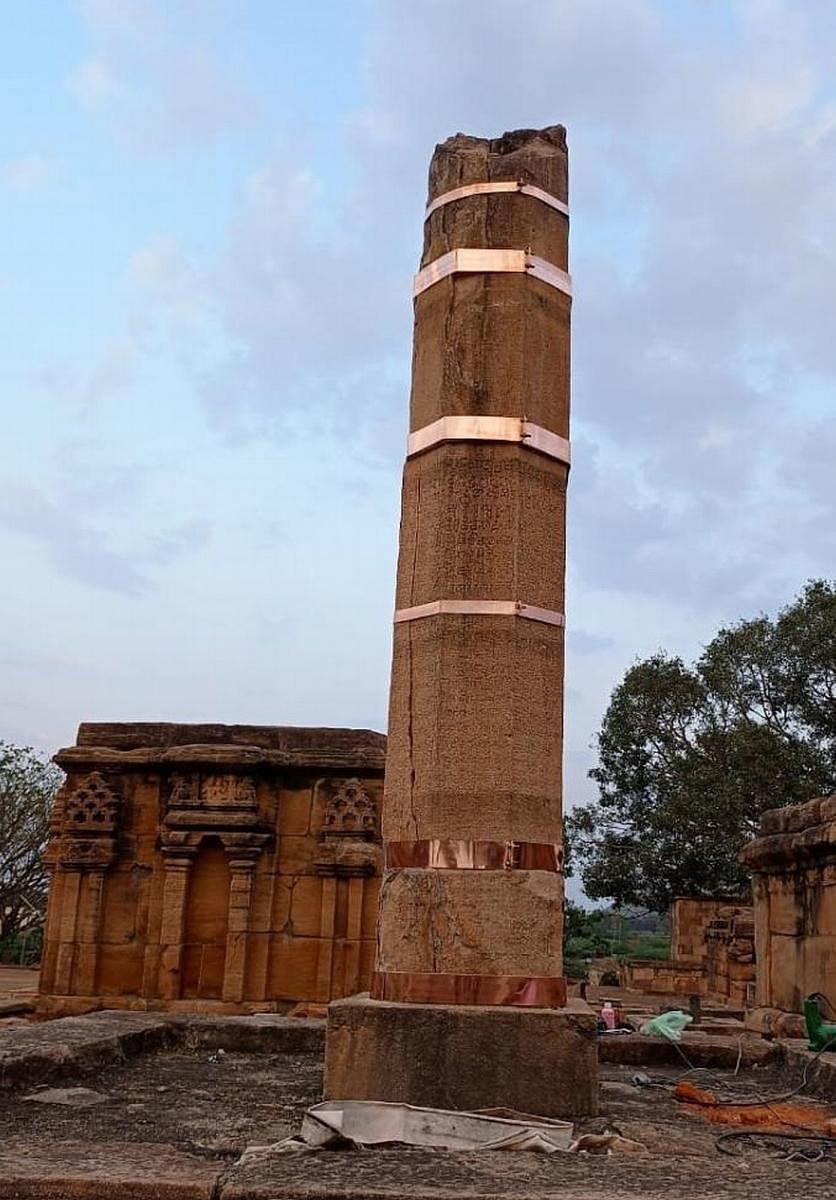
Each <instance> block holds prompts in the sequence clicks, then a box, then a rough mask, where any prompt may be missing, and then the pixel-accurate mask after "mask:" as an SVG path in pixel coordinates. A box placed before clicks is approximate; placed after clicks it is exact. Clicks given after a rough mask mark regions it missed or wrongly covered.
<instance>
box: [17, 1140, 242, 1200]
mask: <svg viewBox="0 0 836 1200" xmlns="http://www.w3.org/2000/svg"><path fill="white" fill-rule="evenodd" d="M223 1169H224V1164H223V1163H221V1162H218V1161H215V1162H212V1161H210V1160H207V1159H205V1158H197V1157H196V1156H195V1155H192V1154H184V1153H182V1152H181V1151H179V1150H175V1149H173V1148H172V1147H170V1146H160V1145H157V1144H153V1145H151V1144H144V1143H142V1142H134V1143H130V1144H128V1143H121V1142H86V1141H84V1142H82V1141H58V1142H50V1143H49V1144H48V1145H39V1146H33V1144H32V1141H31V1139H29V1138H13V1139H9V1140H7V1141H5V1142H4V1143H3V1144H2V1145H0V1200H213V1198H214V1197H215V1196H216V1195H217V1185H218V1181H219V1179H220V1176H221V1174H222V1172H223Z"/></svg>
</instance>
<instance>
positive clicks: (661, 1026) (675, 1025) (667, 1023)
mask: <svg viewBox="0 0 836 1200" xmlns="http://www.w3.org/2000/svg"><path fill="white" fill-rule="evenodd" d="M693 1019H694V1018H693V1017H692V1016H691V1015H690V1013H684V1012H680V1011H679V1009H674V1010H673V1011H672V1012H663V1013H661V1014H660V1015H659V1016H658V1017H651V1018H650V1020H649V1021H645V1023H644V1025H642V1027H641V1029H640V1030H639V1033H649V1034H655V1035H656V1036H658V1037H666V1038H668V1040H669V1041H671V1042H681V1041H682V1030H683V1029H684V1028H685V1026H686V1025H690V1024H691V1022H692V1021H693Z"/></svg>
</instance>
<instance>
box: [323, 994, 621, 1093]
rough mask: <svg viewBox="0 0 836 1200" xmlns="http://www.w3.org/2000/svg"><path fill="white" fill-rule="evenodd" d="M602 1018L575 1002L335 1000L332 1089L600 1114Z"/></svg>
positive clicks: (329, 1064) (328, 1081)
mask: <svg viewBox="0 0 836 1200" xmlns="http://www.w3.org/2000/svg"><path fill="white" fill-rule="evenodd" d="M596 1024H597V1022H596V1018H595V1014H594V1013H593V1012H592V1011H591V1009H589V1007H588V1006H587V1005H585V1004H583V1003H582V1002H580V1001H572V1000H570V1001H569V1003H568V1005H567V1007H566V1008H560V1009H543V1008H539V1009H535V1008H504V1007H501V1006H496V1007H478V1008H477V1007H471V1006H469V1005H440V1004H393V1003H388V1002H385V1001H375V1000H369V999H368V998H367V997H364V996H353V997H350V998H349V999H346V1000H338V1001H335V1002H334V1003H332V1004H331V1006H330V1008H329V1012H328V1040H327V1045H326V1058H325V1095H326V1097H328V1098H329V1099H333V1100H346V1099H353V1100H386V1101H391V1102H400V1103H407V1104H417V1105H421V1106H423V1107H426V1108H452V1109H479V1108H503V1107H504V1108H514V1109H516V1110H517V1111H519V1112H530V1113H538V1114H542V1115H543V1116H553V1117H567V1116H589V1115H591V1114H594V1113H595V1112H596V1111H597V1095H598V1060H597V1039H596Z"/></svg>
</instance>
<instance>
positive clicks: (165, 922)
mask: <svg viewBox="0 0 836 1200" xmlns="http://www.w3.org/2000/svg"><path fill="white" fill-rule="evenodd" d="M163 854H164V856H165V879H164V883H163V911H162V924H161V927H160V950H161V952H160V967H159V971H160V974H159V981H158V985H157V986H158V992H159V995H160V996H161V997H162V999H164V1000H178V999H179V998H180V990H181V986H182V983H181V977H180V968H181V964H182V960H183V930H184V924H185V919H186V895H187V892H188V887H189V872H190V870H191V867H192V861H193V859H194V857H195V850H194V849H193V848H192V847H185V846H179V845H178V846H174V847H169V846H165V845H164V846H163Z"/></svg>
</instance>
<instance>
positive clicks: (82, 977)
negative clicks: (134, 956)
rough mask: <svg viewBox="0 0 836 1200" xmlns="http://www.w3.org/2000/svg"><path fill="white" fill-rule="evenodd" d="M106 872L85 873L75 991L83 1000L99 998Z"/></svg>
mask: <svg viewBox="0 0 836 1200" xmlns="http://www.w3.org/2000/svg"><path fill="white" fill-rule="evenodd" d="M104 878H105V869H104V867H100V868H98V869H93V870H90V871H87V872H85V875H84V896H83V901H82V904H81V905H80V912H79V920H78V923H77V932H76V938H77V943H78V944H77V947H76V963H75V978H74V980H73V985H74V991H75V993H76V994H77V995H79V996H94V995H95V994H96V967H97V965H98V960H99V929H100V926H101V917H102V892H103V891H104Z"/></svg>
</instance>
